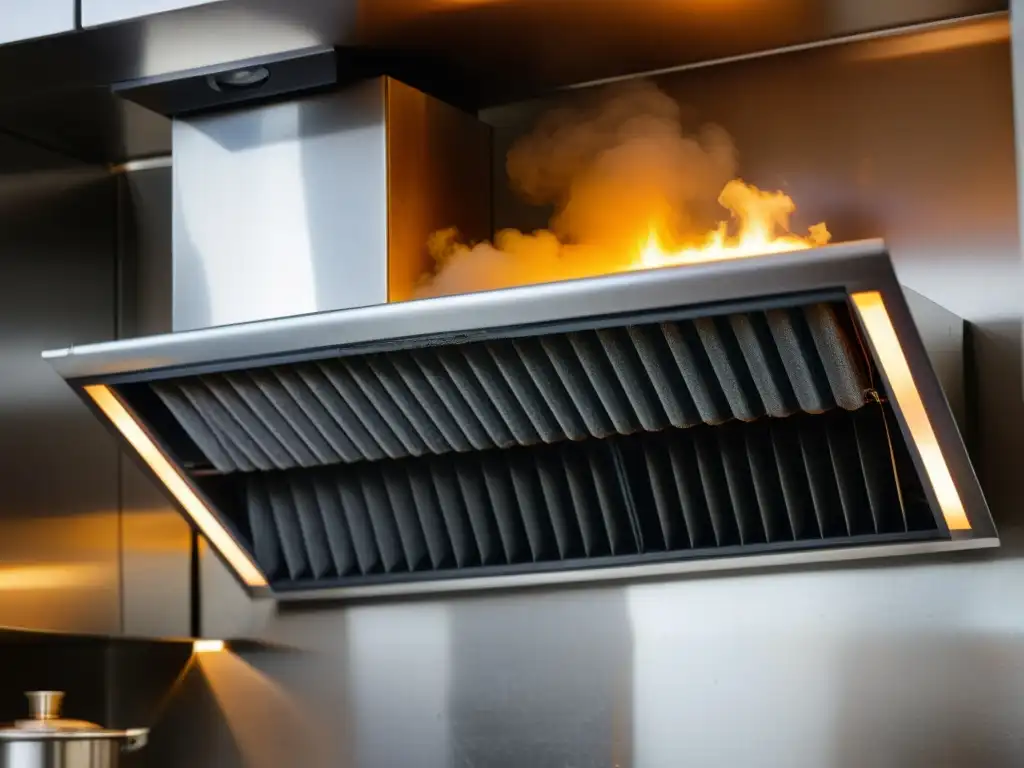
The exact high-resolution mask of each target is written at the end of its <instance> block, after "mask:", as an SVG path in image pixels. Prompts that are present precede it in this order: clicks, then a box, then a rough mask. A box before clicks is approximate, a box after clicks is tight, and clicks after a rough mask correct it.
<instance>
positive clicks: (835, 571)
mask: <svg viewBox="0 0 1024 768" xmlns="http://www.w3.org/2000/svg"><path fill="white" fill-rule="evenodd" d="M909 42H912V43H913V45H909V46H905V47H903V48H902V49H899V48H897V49H895V50H894V49H892V48H885V47H883V48H881V49H879V48H878V47H877V46H874V45H869V44H862V45H859V46H855V47H852V48H850V49H848V50H844V51H839V50H838V49H832V50H820V51H814V52H808V53H803V54H797V55H794V56H792V57H791V58H788V57H782V58H779V59H777V60H774V62H773V63H771V64H767V63H766V62H761V63H760V64H759V65H758V66H754V65H746V64H736V65H732V66H729V67H724V68H722V69H721V70H719V71H716V70H713V69H710V70H705V71H703V72H700V73H692V74H690V75H687V76H685V77H683V78H681V79H680V80H679V81H677V86H678V89H679V91H678V92H679V94H680V95H681V96H683V97H685V98H686V99H687V101H688V102H689V103H692V104H695V105H696V107H697V108H698V109H699V110H700V112H701V114H702V115H704V116H705V117H708V118H711V119H715V120H718V121H720V122H722V123H723V124H724V125H725V126H726V127H727V128H728V129H729V130H730V131H731V132H733V134H734V135H735V136H736V137H737V140H738V143H739V146H740V149H741V152H742V163H743V173H744V174H745V176H748V177H749V179H750V180H751V181H754V182H756V183H759V184H762V185H764V186H782V187H784V188H786V189H787V190H789V191H791V192H792V193H793V194H794V197H795V199H796V201H797V204H798V206H799V220H800V221H801V222H804V221H807V222H809V221H814V220H819V219H820V218H827V219H828V221H829V223H830V224H833V222H835V224H834V226H835V227H836V230H835V231H836V234H837V236H838V238H840V239H847V238H851V237H859V236H875V235H881V236H885V238H886V240H887V242H888V243H889V244H890V247H891V251H892V255H893V257H894V259H895V262H896V269H897V273H898V276H899V278H900V279H901V281H902V282H904V283H905V284H908V285H910V286H911V287H912V288H913V289H914V290H916V291H918V292H920V293H922V294H924V295H925V296H927V297H929V298H930V299H932V300H934V301H936V302H938V303H939V304H941V305H943V306H946V307H949V308H950V309H951V310H953V311H955V312H957V313H959V314H961V315H962V316H964V317H965V318H967V319H968V320H969V321H970V322H971V323H972V324H973V327H972V334H971V336H972V337H973V342H974V359H975V361H976V368H974V369H972V370H971V371H969V382H968V383H969V384H970V386H969V387H968V392H972V391H973V392H975V393H976V400H975V402H973V403H968V405H969V407H970V408H972V409H975V410H977V414H978V416H979V417H980V423H979V425H978V446H979V450H978V456H977V459H978V468H979V470H980V476H981V481H982V484H983V486H984V488H985V491H986V493H987V495H988V497H989V500H990V503H991V505H992V509H993V514H994V516H995V518H996V522H997V523H999V525H1000V530H1001V535H1002V538H1003V548H1002V549H1001V550H1000V551H999V554H998V556H994V554H993V553H978V554H977V555H975V556H973V557H972V558H971V559H970V560H969V561H968V562H964V561H963V559H962V557H966V555H964V556H962V557H961V558H958V561H957V562H954V561H953V560H952V559H951V558H949V557H944V556H936V557H933V558H925V559H919V560H915V561H912V562H911V561H907V562H905V563H899V564H897V563H889V564H886V565H879V564H878V563H870V564H867V563H865V564H861V565H859V566H858V565H850V566H849V567H845V568H835V567H829V568H828V569H827V570H823V569H815V568H807V567H804V568H794V569H791V570H788V571H786V570H783V571H775V572H764V573H757V574H743V575H737V576H718V577H714V578H706V577H702V578H678V577H677V578H671V579H661V580H652V581H651V582H649V583H639V584H633V585H629V586H623V585H617V586H611V587H594V586H591V587H583V588H572V589H569V588H563V589H545V590H539V589H530V590H523V591H522V592H520V593H502V594H486V595H475V596H447V597H443V598H434V599H417V600H404V601H401V602H398V601H376V602H372V601H371V602H365V603H348V604H344V605H342V604H338V605H337V606H335V607H333V608H321V609H312V608H309V607H299V606H281V607H274V606H273V605H272V604H270V603H267V602H259V601H257V602H251V601H249V600H248V599H247V598H245V597H244V595H243V593H242V592H241V590H240V589H239V587H238V586H237V585H236V584H235V582H234V581H233V579H232V578H231V577H230V576H229V575H228V574H227V573H226V572H225V571H224V570H223V568H222V566H221V565H220V563H219V562H217V561H216V560H215V559H213V558H211V557H206V558H204V560H203V563H202V565H203V570H202V575H203V622H204V631H205V632H206V633H207V634H209V635H210V636H214V637H217V636H231V635H256V636H259V637H262V638H264V639H267V640H274V641H279V642H282V643H290V644H292V645H294V646H296V647H298V648H302V649H305V653H293V654H284V656H285V658H277V657H275V658H272V659H271V658H267V657H261V658H256V657H253V656H245V657H244V661H245V662H246V664H247V665H248V666H250V667H252V668H254V669H255V670H256V671H257V672H258V673H259V676H260V677H259V679H261V680H262V681H263V682H264V683H267V685H268V686H269V687H268V688H267V689H266V690H267V691H268V692H266V693H265V694H264V695H263V697H262V698H261V699H260V700H261V701H263V702H266V703H267V704H266V706H265V707H264V708H263V709H262V710H260V709H257V708H256V707H252V706H251V707H248V708H247V707H246V706H245V705H246V701H247V700H246V698H245V697H244V696H241V695H237V694H236V695H227V694H225V691H226V690H228V689H229V688H230V686H228V685H227V683H226V682H225V680H224V679H219V680H216V681H215V682H210V683H209V686H210V687H209V688H206V687H202V686H200V685H199V684H198V683H197V684H196V685H195V686H194V687H192V686H187V687H186V689H185V690H183V692H182V695H181V696H180V697H179V698H175V700H174V702H173V704H172V709H173V711H174V712H175V722H174V726H173V727H169V729H168V731H167V732H166V733H159V732H160V727H159V726H157V729H156V732H155V734H154V739H156V738H158V737H159V738H162V739H167V743H177V744H182V745H183V746H181V747H180V749H181V752H179V755H178V761H179V762H178V764H179V765H180V764H183V763H182V762H181V760H183V759H185V758H187V760H188V762H189V764H191V765H196V766H203V767H205V766H218V767H220V766H236V765H237V766H241V765H247V764H248V765H253V764H259V763H258V760H257V761H253V760H252V759H249V760H245V759H244V758H243V756H242V754H241V752H242V749H241V748H240V746H239V745H244V746H246V747H248V748H249V749H250V750H253V749H255V746H254V745H259V744H261V743H265V742H266V741H267V740H272V737H273V735H275V734H276V735H279V736H280V737H281V738H282V739H283V738H288V737H289V736H290V735H291V734H294V733H295V732H297V731H301V726H299V725H297V722H309V721H302V720H297V716H296V715H294V714H292V715H290V716H288V717H279V718H278V719H277V720H275V719H273V718H272V717H271V716H268V715H267V714H266V712H267V710H268V709H269V710H272V711H273V712H275V713H281V712H282V711H288V710H287V709H286V708H285V707H284V705H283V704H281V701H282V696H283V695H284V694H285V693H287V695H288V696H289V697H290V699H292V700H298V701H301V702H306V701H317V702H319V701H320V699H319V698H318V696H319V695H320V694H321V691H320V689H321V688H332V689H333V690H334V692H335V695H336V696H339V695H340V696H341V697H342V698H343V700H342V701H341V702H338V703H337V704H336V705H335V706H334V707H333V708H331V709H324V710H320V711H322V712H326V713H327V719H328V721H329V722H328V723H327V724H323V725H318V726H317V727H316V728H312V727H311V729H312V730H315V731H316V732H317V733H320V734H321V735H323V734H325V733H326V734H331V735H332V736H333V737H334V740H335V741H337V742H340V744H339V745H338V750H339V752H340V754H342V755H343V756H344V758H345V761H344V762H343V761H340V760H339V761H335V762H334V763H333V764H346V765H353V766H359V768H370V767H373V768H376V767H377V766H381V767H384V766H393V765H401V764H405V763H413V762H414V763H415V764H417V765H421V766H430V767H434V766H437V768H449V767H451V766H465V765H478V764H486V765H489V766H498V767H499V768H504V767H505V766H521V765H536V766H543V767H547V766H564V765H566V764H572V765H601V766H604V765H614V764H618V765H621V766H627V765H632V766H636V767H637V768H662V766H666V765H678V764H681V763H683V762H685V763H686V764H687V765H694V766H702V767H703V766H709V767H716V768H717V767H718V766H723V767H726V766H728V767H729V768H732V767H733V766H738V765H758V766H789V767H793V768H820V767H821V766H836V767H838V768H853V767H854V766H863V765H875V766H893V768H895V766H901V768H904V767H905V766H912V767H914V768H917V767H918V766H920V767H921V768H924V767H925V766H933V765H944V766H953V767H956V768H959V767H961V766H962V767H963V768H972V767H973V766H978V765H985V766H995V767H996V768H1003V767H1004V766H1005V767H1006V768H1009V767H1010V766H1016V765H1019V764H1020V762H1021V761H1022V760H1024V746H1022V744H1021V741H1020V739H1019V738H1018V733H1019V727H1018V726H1019V723H1020V722H1021V721H1022V720H1024V703H1022V701H1021V699H1020V696H1019V695H1018V692H1019V689H1020V686H1021V685H1022V684H1024V668H1022V666H1021V664H1020V659H1021V658H1022V654H1024V644H1022V641H1021V639H1020V638H1021V636H1022V631H1024V618H1022V617H1024V597H1022V594H1021V590H1020V589H1018V588H1017V585H1018V584H1020V583H1021V580H1022V579H1024V566H1022V559H1021V558H1022V554H1024V550H1022V547H1024V537H1022V530H1021V523H1022V522H1024V518H1022V517H1021V513H1020V511H1019V499H1020V487H1021V485H1020V484H1021V474H1020V469H1019V457H1020V456H1021V455H1024V434H1022V432H1021V430H1020V429H1019V424H1020V423H1021V422H1022V419H1024V403H1022V401H1021V398H1020V396H1019V392H1020V380H1021V339H1020V332H1021V325H1020V315H1021V306H1020V300H1019V284H1020V283H1019V280H1020V250H1019V241H1018V231H1017V197H1016V179H1015V175H1014V155H1013V153H1014V133H1013V119H1012V112H1013V106H1012V101H1011V91H1012V88H1011V82H1010V73H1011V67H1010V48H1009V43H1008V40H1007V36H1006V34H1005V33H1004V34H1003V35H1002V36H1001V38H997V39H990V40H989V41H988V42H977V43H975V44H960V45H957V44H950V41H949V40H948V38H944V37H943V36H939V37H935V36H934V35H928V36H925V37H922V38H917V39H915V40H912V41H909ZM954 43H955V41H954ZM915 50H916V51H917V52H916V53H915V52H914V51H915ZM909 94H913V96H912V98H911V97H910V96H909ZM504 210H505V211H506V214H507V209H504ZM502 211H503V208H502V206H501V205H499V206H498V208H497V212H498V213H499V214H501V213H502ZM522 221H523V220H522V219H521V218H516V217H514V216H513V217H509V216H507V215H506V216H505V218H504V219H503V222H502V223H504V224H514V223H517V222H522ZM231 677H232V675H228V674H226V675H224V678H226V679H230V678H231ZM311 677H315V678H317V680H316V682H315V683H312V682H310V681H309V678H311ZM237 678H238V679H247V678H245V677H244V674H243V673H241V672H239V673H238V674H237ZM211 688H212V689H213V690H216V691H219V692H220V693H221V694H222V696H223V702H222V704H220V705H219V706H213V707H211V706H210V702H211V700H214V701H216V697H215V696H214V694H213V693H212V692H211ZM254 689H255V688H254V687H250V688H247V689H246V690H254ZM204 703H205V706H203V704H204ZM193 706H194V707H195V709H194V710H190V708H191V707H193ZM211 709H212V710H213V712H215V713H219V714H220V717H221V718H222V719H223V718H226V717H227V715H228V714H230V715H231V716H233V717H235V718H236V721H237V718H238V717H239V713H240V712H246V713H248V714H249V715H250V718H249V720H240V721H237V722H239V724H238V726H237V728H236V729H235V730H234V731H232V732H233V733H234V734H235V739H234V740H231V739H229V738H228V737H227V736H225V733H227V732H228V731H229V729H228V728H227V726H226V725H223V724H221V725H219V726H218V728H217V729H214V728H213V726H212V725H211V721H212V719H213V717H212V715H211ZM257 722H258V723H259V725H258V726H257V725H256V723H257ZM315 722H317V723H319V721H315ZM190 723H191V724H192V725H193V726H194V727H202V728H204V729H207V730H206V731H205V737H204V738H202V739H201V740H199V741H197V742H194V743H190V744H187V745H186V744H184V741H185V740H183V739H181V738H180V736H181V735H182V734H184V733H188V732H189V731H188V730H187V728H188V724H190ZM158 734H159V736H158ZM175 737H179V738H177V739H176V738H175ZM183 753H187V754H185V755H184V756H183ZM151 757H152V758H153V760H154V761H156V762H154V763H153V765H168V766H170V765H174V764H175V763H173V762H161V758H160V757H159V755H158V754H157V753H156V752H153V753H151ZM250 758H251V752H250ZM309 764H311V765H315V764H316V763H314V762H312V761H310V763H309Z"/></svg>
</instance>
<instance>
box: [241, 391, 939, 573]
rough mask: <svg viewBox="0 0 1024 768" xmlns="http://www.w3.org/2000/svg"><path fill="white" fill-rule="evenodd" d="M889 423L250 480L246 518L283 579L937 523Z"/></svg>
mask: <svg viewBox="0 0 1024 768" xmlns="http://www.w3.org/2000/svg"><path fill="white" fill-rule="evenodd" d="M885 418H886V416H885V413H884V410H883V407H881V406H873V407H868V408H863V409H861V410H859V411H857V412H855V413H848V412H845V411H842V410H837V411H833V412H831V413H828V414H824V415H819V416H807V415H796V416H792V417H790V418H786V419H771V420H763V421H759V422H755V423H749V424H748V423H742V422H733V423H730V424H727V425H723V426H719V427H714V428H711V427H707V426H699V427H695V428H693V429H687V430H678V429H673V430H668V431H665V432H661V433H657V434H646V433H642V434H638V435H634V436H631V437H624V438H623V437H616V438H612V439H608V440H600V441H598V440H590V441H585V442H581V443H573V442H564V443H561V444H559V445H554V446H544V447H537V448H533V449H529V450H524V449H512V450H507V451H487V452H480V453H469V454H463V455H456V454H449V455H445V456H431V457H425V458H410V459H404V460H401V461H393V462H378V463H360V464H356V465H350V466H345V465H335V466H332V467H325V468H319V469H312V470H306V469H298V470H290V471H284V472H268V473H260V474H251V475H246V476H244V493H245V499H246V503H245V509H246V514H247V527H248V529H249V531H250V533H251V537H252V544H253V551H254V554H255V556H256V559H257V561H258V563H259V565H260V567H261V569H263V570H264V572H265V573H266V574H267V576H268V578H270V579H271V580H272V581H273V582H275V583H276V584H278V585H282V584H287V583H300V582H302V583H309V584H313V583H316V582H320V581H323V580H330V581H337V580H346V579H353V580H355V581H356V582H358V581H359V580H361V579H362V578H363V577H366V576H375V575H382V576H383V575H387V574H390V575H393V576H395V577H399V578H417V575H419V576H421V577H422V576H425V575H427V574H430V573H431V572H434V573H437V572H446V573H449V574H452V573H456V574H457V573H463V574H466V575H469V574H472V573H478V572H481V570H482V569H487V568H488V567H491V566H499V567H500V566H517V565H526V564H534V565H541V566H544V565H545V564H546V565H547V566H549V567H558V564H560V563H567V562H571V561H576V565H577V566H579V565H582V564H583V561H587V562H589V563H591V564H594V563H595V562H596V563H600V562H603V561H607V562H614V561H618V560H621V559H622V558H627V559H628V558H629V557H631V556H637V555H652V554H658V553H661V554H663V555H664V556H671V555H672V554H673V553H675V554H677V555H678V556H687V555H693V554H699V553H704V554H713V553H714V550H721V549H723V548H730V547H743V548H757V546H758V545H785V544H786V543H790V544H792V543H794V542H808V543H812V544H813V542H822V543H826V542H828V541H830V540H835V541H838V540H846V539H849V538H851V537H857V536H860V535H877V534H902V533H906V532H925V531H932V530H935V527H936V524H935V521H934V518H933V516H932V515H931V513H930V512H929V510H928V506H927V502H926V501H925V498H924V494H923V492H922V490H921V488H920V485H919V484H918V483H917V482H916V479H915V476H914V475H913V473H912V472H906V471H903V472H897V466H898V465H901V464H902V465H904V467H905V466H906V464H905V463H906V462H907V461H908V459H907V458H906V457H905V456H903V455H902V454H901V453H900V452H899V451H896V452H895V453H890V452H889V451H888V450H886V446H887V445H888V444H889V443H888V437H887V431H886V423H885ZM890 418H891V416H890Z"/></svg>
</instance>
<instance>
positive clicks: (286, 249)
mask: <svg viewBox="0 0 1024 768" xmlns="http://www.w3.org/2000/svg"><path fill="white" fill-rule="evenodd" d="M385 121H386V115H385V84H384V81H383V80H380V79H378V80H370V81H367V82H365V83H360V84H358V85H355V86H352V87H350V88H347V89H345V90H343V91H341V92H339V93H337V94H328V95H323V96H313V97H307V98H304V99H301V100H296V101H286V102H283V103H279V104H272V105H268V106H263V107H256V108H254V109H243V110H239V111H234V112H229V113H226V114H217V115H212V116H209V117H197V118H194V119H187V118H186V119H180V120H176V121H175V122H174V165H173V168H172V172H173V178H174V181H173V186H174V224H173V232H174V235H173V236H174V249H173V250H174V291H173V300H174V309H173V323H174V325H173V327H174V330H176V331H182V330H191V329H195V328H207V327H210V326H218V325H226V324H230V323H241V322H247V321H251V320H262V319H265V318H268V317H286V316H289V315H301V314H305V313H309V312H317V311H322V310H327V309H338V308H343V307H352V306H362V305H366V304H378V303H384V302H386V301H387V217H388V211H387V146H386V127H385Z"/></svg>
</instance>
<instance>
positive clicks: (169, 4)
mask: <svg viewBox="0 0 1024 768" xmlns="http://www.w3.org/2000/svg"><path fill="white" fill-rule="evenodd" d="M80 2H81V5H82V26H83V27H95V26H98V25H100V24H112V23H114V22H116V21H127V20H128V19H137V18H139V17H141V16H152V15H153V14H157V13H167V12H168V11H180V10H181V9H182V8H192V7H194V6H197V5H207V4H210V3H218V2H224V0H80Z"/></svg>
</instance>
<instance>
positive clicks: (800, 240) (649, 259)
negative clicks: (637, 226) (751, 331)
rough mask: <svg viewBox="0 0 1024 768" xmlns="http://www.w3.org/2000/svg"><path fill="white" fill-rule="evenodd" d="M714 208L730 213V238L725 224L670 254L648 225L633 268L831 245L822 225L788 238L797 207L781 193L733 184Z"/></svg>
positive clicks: (738, 182)
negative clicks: (732, 230)
mask: <svg viewBox="0 0 1024 768" xmlns="http://www.w3.org/2000/svg"><path fill="white" fill-rule="evenodd" d="M718 202H719V203H721V204H722V205H723V206H724V207H726V208H728V209H729V210H730V211H732V214H733V217H734V218H735V220H736V221H737V222H738V226H737V228H736V233H735V234H734V235H730V234H729V229H728V224H727V223H726V222H724V221H723V222H722V223H720V224H719V225H718V227H717V228H715V229H714V230H712V231H711V232H710V233H708V235H707V236H706V237H705V238H704V239H703V240H701V241H700V242H698V243H696V244H692V245H687V246H683V247H681V248H671V247H666V246H665V245H664V243H663V235H662V233H661V232H660V231H659V229H660V228H659V227H658V226H657V225H655V224H652V225H651V227H650V229H649V230H648V232H647V239H646V240H645V241H644V243H643V244H642V245H641V247H640V254H639V257H638V259H637V261H636V263H635V267H636V268H637V269H650V268H652V267H668V266H676V265H681V264H695V263H699V262H702V261H722V260H724V259H739V258H745V257H748V256H760V255H762V254H768V253H784V252H786V251H799V250H803V249H805V248H813V247H815V246H818V245H825V244H826V243H828V241H829V238H830V235H829V232H828V229H826V227H825V225H824V224H815V225H814V226H813V227H811V228H810V230H809V231H808V234H807V236H806V237H801V236H799V235H793V234H788V233H786V231H785V229H786V227H787V225H788V221H789V215H790V214H791V213H792V212H793V211H794V210H795V209H796V206H795V205H794V204H793V200H792V198H790V197H789V196H788V195H786V194H783V193H782V192H764V191H762V190H759V189H758V188H757V187H754V186H751V185H749V184H744V183H743V182H742V181H740V180H739V179H734V180H733V181H730V182H729V183H728V184H726V185H725V188H724V189H723V190H722V194H721V195H720V196H719V198H718ZM780 231H781V233H780Z"/></svg>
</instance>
